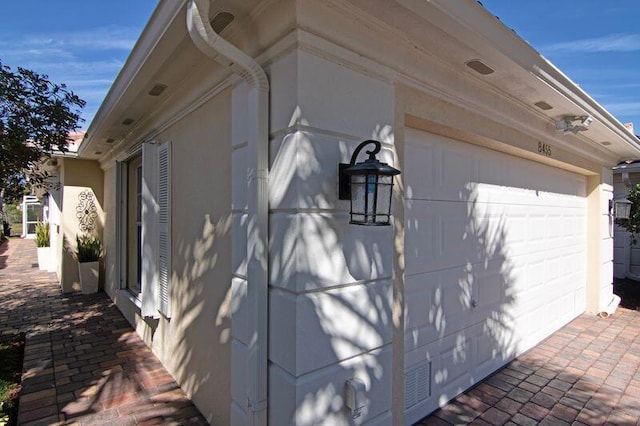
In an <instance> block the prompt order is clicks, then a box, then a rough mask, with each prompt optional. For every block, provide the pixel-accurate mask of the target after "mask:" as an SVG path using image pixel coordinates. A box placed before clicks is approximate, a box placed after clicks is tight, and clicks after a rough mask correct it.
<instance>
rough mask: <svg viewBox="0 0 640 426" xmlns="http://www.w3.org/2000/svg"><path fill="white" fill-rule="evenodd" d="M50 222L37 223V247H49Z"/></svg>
mask: <svg viewBox="0 0 640 426" xmlns="http://www.w3.org/2000/svg"><path fill="white" fill-rule="evenodd" d="M49 241H50V238H49V222H38V223H36V246H38V247H49Z"/></svg>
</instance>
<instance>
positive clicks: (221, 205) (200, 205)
mask: <svg viewBox="0 0 640 426" xmlns="http://www.w3.org/2000/svg"><path fill="white" fill-rule="evenodd" d="M230 123H231V92H230V90H225V91H223V92H221V93H220V94H218V95H217V96H216V97H215V98H213V99H211V100H209V101H208V102H206V103H205V104H203V105H202V106H201V107H199V108H197V109H196V110H195V111H193V112H191V113H189V114H188V115H186V116H185V117H184V118H182V119H181V120H179V121H177V122H176V123H175V124H173V125H171V126H170V127H168V128H167V129H166V130H164V131H163V132H161V133H160V134H158V135H156V136H155V137H154V141H155V142H157V143H163V142H166V141H170V142H171V144H172V153H171V181H172V184H171V293H170V298H171V305H172V313H171V319H170V320H168V319H166V318H165V317H163V316H161V317H160V318H159V319H150V318H143V317H142V316H141V315H140V308H139V302H136V300H135V298H134V297H133V296H132V295H131V294H130V293H128V292H127V291H126V290H123V289H121V286H123V284H122V283H121V282H120V273H119V271H118V268H117V267H116V266H114V265H117V264H118V259H117V256H116V255H114V254H113V253H115V252H116V251H117V240H116V237H115V236H116V235H117V234H118V232H117V231H118V230H117V227H116V226H115V224H114V223H115V222H116V221H115V220H112V221H111V222H110V223H109V232H108V237H107V239H106V240H105V243H106V244H107V250H108V255H107V259H108V261H107V265H109V266H108V267H107V287H108V291H109V293H110V295H111V297H112V298H114V300H115V301H116V303H117V305H118V307H119V308H120V309H121V310H122V311H123V313H124V314H125V316H126V317H127V319H128V320H129V321H130V322H132V324H134V326H135V328H136V330H137V331H138V333H139V334H140V335H141V336H142V337H143V338H144V339H145V342H146V343H147V344H148V345H150V347H151V348H152V350H153V352H154V353H155V354H156V355H157V356H158V358H159V359H160V360H161V362H162V363H163V364H164V365H165V367H166V368H167V369H168V371H169V372H170V373H171V374H172V375H173V376H174V377H175V379H176V380H177V381H178V383H179V384H180V386H181V387H182V388H183V389H184V390H185V392H186V393H187V395H189V397H190V398H192V399H193V401H194V403H195V404H196V406H197V407H198V408H199V409H200V411H201V412H202V413H203V414H204V415H205V416H206V417H207V419H208V421H209V422H211V423H212V424H227V423H229V422H230V418H231V413H230V409H231V391H230V386H231V385H230V375H231V359H230V358H231V276H232V274H231V265H232V263H231V258H232V255H231V240H232V238H231V230H232V214H231V176H232V173H231V164H232V155H231V153H232V147H231V124H230ZM123 156H124V155H123ZM116 175H117V171H116V167H109V168H107V171H106V174H105V176H106V181H107V182H108V184H107V185H106V186H105V192H106V193H107V195H108V196H107V200H108V201H107V205H108V208H109V213H110V215H111V217H113V218H114V219H115V218H116V217H117V214H118V212H117V206H116V185H117V176H116Z"/></svg>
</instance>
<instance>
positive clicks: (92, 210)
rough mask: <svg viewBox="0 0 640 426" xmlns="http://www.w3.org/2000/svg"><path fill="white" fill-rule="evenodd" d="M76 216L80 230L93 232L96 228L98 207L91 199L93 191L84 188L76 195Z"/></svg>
mask: <svg viewBox="0 0 640 426" xmlns="http://www.w3.org/2000/svg"><path fill="white" fill-rule="evenodd" d="M76 217H77V218H78V222H79V224H78V226H79V227H80V230H81V231H82V232H93V231H94V230H95V229H96V219H97V217H98V209H97V208H96V203H95V201H94V199H93V192H91V191H90V190H88V189H85V190H84V191H82V192H81V193H80V194H79V195H78V205H77V206H76Z"/></svg>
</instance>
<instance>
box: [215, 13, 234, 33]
mask: <svg viewBox="0 0 640 426" xmlns="http://www.w3.org/2000/svg"><path fill="white" fill-rule="evenodd" d="M234 19H236V18H235V16H233V14H231V13H229V12H218V13H217V14H216V16H214V17H213V19H212V20H211V21H210V24H211V28H213V31H215V32H216V33H218V34H220V33H221V32H222V31H224V29H225V28H227V27H228V26H229V24H230V23H231V22H233V20H234Z"/></svg>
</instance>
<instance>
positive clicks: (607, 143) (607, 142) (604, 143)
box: [600, 141, 611, 146]
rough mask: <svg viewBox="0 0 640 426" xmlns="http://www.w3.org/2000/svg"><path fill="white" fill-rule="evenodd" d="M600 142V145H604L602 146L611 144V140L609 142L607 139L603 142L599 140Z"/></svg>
mask: <svg viewBox="0 0 640 426" xmlns="http://www.w3.org/2000/svg"><path fill="white" fill-rule="evenodd" d="M600 144H601V145H604V146H609V145H611V142H609V141H604V142H600Z"/></svg>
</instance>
